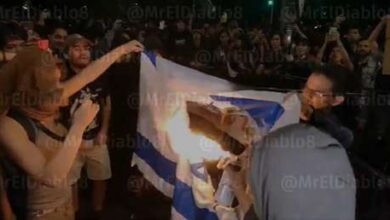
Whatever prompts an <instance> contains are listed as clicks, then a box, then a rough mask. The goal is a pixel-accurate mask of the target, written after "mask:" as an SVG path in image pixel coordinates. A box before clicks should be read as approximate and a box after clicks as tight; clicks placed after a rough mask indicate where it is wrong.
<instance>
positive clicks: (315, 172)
mask: <svg viewBox="0 0 390 220" xmlns="http://www.w3.org/2000/svg"><path fill="white" fill-rule="evenodd" d="M344 86H345V78H344V77H342V75H341V74H339V73H338V72H337V69H336V70H335V69H334V68H332V67H327V66H325V67H321V68H320V69H318V70H315V71H314V72H313V73H312V74H311V75H310V76H309V78H308V80H307V82H306V85H305V87H304V89H303V92H302V96H301V97H302V99H301V100H302V112H301V123H299V124H294V125H290V126H287V127H284V128H281V129H278V130H276V131H275V132H272V133H270V134H269V135H267V136H265V137H264V138H263V139H262V141H260V142H259V143H257V144H255V145H254V148H253V150H252V153H251V155H250V166H249V170H247V171H246V172H234V171H233V169H227V170H228V172H229V175H230V177H231V179H234V180H240V179H241V180H242V179H245V178H243V176H242V175H243V174H244V173H248V175H249V182H250V184H249V185H250V189H251V190H250V191H251V192H252V196H249V195H248V194H246V195H245V187H244V186H245V184H233V190H234V192H235V195H236V196H237V198H238V200H239V201H243V202H242V203H241V202H240V206H239V207H241V209H244V208H245V210H240V212H242V213H247V214H246V217H245V219H262V220H271V219H272V220H285V219H300V220H306V219H307V220H309V219H343V220H354V219H355V201H356V186H355V178H354V173H353V170H352V167H351V164H350V162H349V159H348V156H347V153H346V150H345V147H347V146H348V145H349V144H350V143H351V142H352V139H353V137H352V135H351V132H349V130H347V129H346V128H344V127H342V126H341V125H340V124H339V123H338V122H337V120H336V119H335V117H334V116H332V108H333V107H334V106H337V105H340V104H341V103H343V101H344V95H343V94H344ZM240 198H246V199H240ZM251 198H253V206H252V208H251V206H250V205H248V204H247V203H248V202H247V201H250V200H251ZM248 210H249V211H248ZM254 213H256V214H254ZM256 216H257V217H258V218H257V217H256Z"/></svg>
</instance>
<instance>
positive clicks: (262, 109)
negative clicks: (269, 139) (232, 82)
mask: <svg viewBox="0 0 390 220" xmlns="http://www.w3.org/2000/svg"><path fill="white" fill-rule="evenodd" d="M210 97H211V98H212V99H213V100H215V101H220V102H230V104H232V105H235V106H237V107H239V108H241V109H244V110H245V111H246V112H247V113H248V114H249V115H250V116H251V117H252V118H253V120H255V122H256V124H257V126H259V128H266V129H267V130H269V129H271V128H272V127H273V126H274V124H275V122H276V121H277V120H278V119H279V118H280V116H282V115H283V113H284V108H283V106H282V105H281V104H280V103H277V102H272V101H264V100H256V99H246V98H234V97H225V96H210Z"/></svg>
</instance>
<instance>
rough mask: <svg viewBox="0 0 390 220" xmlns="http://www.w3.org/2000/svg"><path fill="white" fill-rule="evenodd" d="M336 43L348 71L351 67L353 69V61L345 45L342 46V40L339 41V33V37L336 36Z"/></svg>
mask: <svg viewBox="0 0 390 220" xmlns="http://www.w3.org/2000/svg"><path fill="white" fill-rule="evenodd" d="M337 45H338V46H339V48H340V49H341V53H342V55H343V57H344V60H345V64H346V67H347V68H348V69H349V70H350V71H353V69H354V66H353V63H352V61H351V58H350V57H349V54H348V52H347V50H346V49H345V47H344V45H343V42H341V39H340V35H339V37H338V38H337Z"/></svg>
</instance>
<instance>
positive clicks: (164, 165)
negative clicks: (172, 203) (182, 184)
mask: <svg viewBox="0 0 390 220" xmlns="http://www.w3.org/2000/svg"><path fill="white" fill-rule="evenodd" d="M137 146H138V147H137V149H136V150H135V153H136V154H137V155H138V156H139V157H140V158H142V159H143V160H144V161H145V162H146V163H147V164H148V165H149V166H150V167H151V168H152V169H153V170H154V172H155V173H156V174H157V175H158V176H159V177H160V178H162V179H164V180H165V182H168V183H170V184H172V185H173V184H175V179H176V163H175V162H173V161H171V160H168V159H167V158H166V157H164V156H163V155H162V154H161V153H160V152H159V151H157V150H156V148H155V147H154V146H153V144H152V143H151V142H150V141H149V140H148V139H147V138H146V137H144V136H143V135H142V134H140V133H139V132H137Z"/></svg>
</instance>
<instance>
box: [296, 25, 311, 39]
mask: <svg viewBox="0 0 390 220" xmlns="http://www.w3.org/2000/svg"><path fill="white" fill-rule="evenodd" d="M293 28H294V30H295V31H296V32H297V33H298V34H299V36H300V37H301V38H304V39H308V37H307V36H306V35H305V34H304V33H303V32H302V30H301V28H299V26H298V24H294V26H293Z"/></svg>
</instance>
